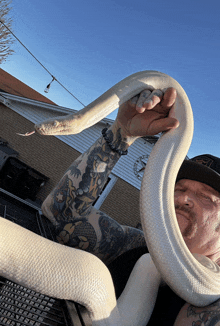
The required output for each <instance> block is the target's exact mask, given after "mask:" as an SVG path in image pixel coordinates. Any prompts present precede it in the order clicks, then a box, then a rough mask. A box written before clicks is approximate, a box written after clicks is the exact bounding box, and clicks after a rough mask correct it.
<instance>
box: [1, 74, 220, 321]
mask: <svg viewBox="0 0 220 326" xmlns="http://www.w3.org/2000/svg"><path fill="white" fill-rule="evenodd" d="M148 86H150V87H151V88H152V87H153V88H155V89H161V90H163V91H165V90H166V89H167V88H168V87H174V88H175V89H176V90H177V100H176V103H175V116H176V117H177V119H178V120H179V121H180V126H179V127H178V128H177V129H176V130H171V131H169V132H167V133H165V134H164V135H163V136H162V137H161V139H160V140H159V141H158V142H157V144H156V145H155V146H154V149H153V151H152V153H151V155H150V158H149V161H148V163H147V166H146V169H145V172H144V177H143V181H142V187H141V195H140V196H141V201H140V210H141V219H142V224H143V229H144V234H145V237H146V241H147V244H148V248H149V251H150V255H149V254H147V255H144V256H142V257H141V258H140V259H139V260H138V262H137V263H136V265H135V267H134V270H133V272H132V274H131V276H130V278H129V281H128V283H127V285H126V288H125V290H124V292H123V293H122V295H121V297H120V298H119V299H118V301H117V302H116V298H115V293H114V287H113V283H112V280H111V276H110V274H109V271H108V269H107V267H106V266H105V265H104V264H103V263H102V262H101V261H100V260H99V259H98V258H97V257H95V256H94V255H92V254H90V253H87V252H85V251H81V250H77V249H74V248H68V247H65V246H62V245H60V244H56V243H53V242H51V241H49V240H46V239H43V238H42V237H40V236H38V235H35V234H33V233H32V232H30V231H28V230H26V229H23V228H21V227H20V226H17V225H15V224H13V223H11V222H9V221H7V220H5V219H3V218H0V226H1V227H0V246H1V255H0V274H1V275H2V276H5V277H7V278H9V279H11V280H13V281H15V282H17V283H20V284H22V285H24V286H27V287H29V288H31V289H34V290H36V291H39V292H42V293H44V294H47V295H50V296H53V297H57V298H62V299H66V300H74V301H76V302H79V303H81V304H82V305H84V306H86V308H87V309H88V311H89V313H90V316H91V319H92V321H93V325H96V326H98V325H99V326H103V325H106V326H111V325H114V326H117V325H118V326H119V325H120V326H125V325H126V326H127V325H128V326H145V325H146V323H147V322H148V320H149V318H150V315H151V311H152V309H153V306H154V302H155V300H156V294H157V289H158V286H159V284H160V281H161V277H162V278H163V279H164V280H165V281H166V282H167V283H168V284H169V285H170V287H171V288H173V289H174V291H176V292H177V293H178V294H179V295H180V296H181V297H183V298H184V299H185V300H186V301H187V302H189V303H191V304H194V305H197V306H202V305H208V304H210V303H212V302H213V301H215V300H217V299H218V298H219V297H220V273H219V268H218V266H217V265H216V264H214V263H212V262H211V261H210V260H209V259H208V258H205V257H196V258H197V259H195V257H193V256H192V255H191V253H190V252H189V250H188V249H187V247H186V245H185V243H184V241H183V239H182V236H181V233H180V231H179V228H178V225H177V222H176V218H175V210H174V203H173V197H174V184H175V179H176V175H177V172H178V170H179V168H180V166H181V163H182V161H183V159H184V158H185V155H186V154H187V151H188V149H189V146H190V143H191V139H192V135H193V117H192V111H191V106H190V102H189V100H188V98H187V96H186V94H185V91H184V90H183V89H182V87H181V86H180V85H179V84H178V83H177V82H176V81H175V80H174V79H173V78H171V77H170V76H168V75H166V74H163V73H160V72H156V71H143V72H139V73H136V74H133V75H131V76H129V77H127V78H125V79H124V80H122V81H121V82H119V83H118V84H116V85H115V86H113V87H112V88H111V89H109V90H108V91H107V92H106V93H104V94H103V95H102V96H100V97H99V98H98V99H97V100H95V101H94V102H92V103H91V104H90V105H88V106H87V107H86V108H84V109H82V110H81V111H78V112H77V113H75V114H71V115H67V116H64V117H58V118H55V119H50V120H47V121H44V122H43V123H41V124H38V125H36V126H35V129H36V131H37V132H39V133H40V134H43V135H64V134H75V133H79V132H81V131H82V130H84V129H86V128H88V127H90V126H91V125H93V124H95V123H97V122H98V121H100V120H101V119H103V118H104V117H105V116H106V115H108V114H109V113H111V112H112V111H113V110H115V109H116V108H117V107H118V106H119V105H121V104H122V103H124V102H125V101H127V100H128V99H130V98H131V97H133V96H135V95H136V94H138V93H140V92H141V91H142V90H144V89H145V88H146V87H148ZM8 235H10V239H9V238H8ZM198 260H199V261H200V262H201V263H202V264H201V263H200V262H198ZM204 265H205V266H204ZM155 266H156V267H155Z"/></svg>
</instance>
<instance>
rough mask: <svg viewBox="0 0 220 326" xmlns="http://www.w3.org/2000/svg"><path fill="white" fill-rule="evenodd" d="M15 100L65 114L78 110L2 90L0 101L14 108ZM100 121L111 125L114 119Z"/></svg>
mask: <svg viewBox="0 0 220 326" xmlns="http://www.w3.org/2000/svg"><path fill="white" fill-rule="evenodd" d="M15 102H18V103H20V104H28V105H31V106H34V107H39V108H41V109H46V110H51V111H54V112H58V113H60V114H63V113H66V114H71V113H74V112H78V111H77V110H74V109H69V108H65V107H63V106H59V105H53V104H49V103H45V102H40V101H36V100H31V99H29V98H26V97H21V96H17V95H12V94H9V93H5V92H0V103H3V104H4V105H5V106H7V107H9V108H10V109H12V110H13V108H15V107H14V106H15V104H16V103H15ZM99 122H100V123H103V124H109V125H111V124H112V123H113V122H114V120H111V119H108V118H104V119H102V120H101V121H99Z"/></svg>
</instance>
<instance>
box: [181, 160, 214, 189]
mask: <svg viewBox="0 0 220 326" xmlns="http://www.w3.org/2000/svg"><path fill="white" fill-rule="evenodd" d="M180 179H190V180H195V181H199V182H203V183H205V184H207V185H208V186H210V187H212V188H214V189H215V190H217V191H218V192H220V174H218V173H217V172H215V171H214V170H212V169H210V168H209V167H208V166H206V165H203V164H199V163H197V162H194V161H191V160H185V161H184V162H183V164H182V166H181V168H180V170H179V173H178V175H177V179H176V181H178V180H180Z"/></svg>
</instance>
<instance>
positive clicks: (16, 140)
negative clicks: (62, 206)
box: [0, 105, 140, 226]
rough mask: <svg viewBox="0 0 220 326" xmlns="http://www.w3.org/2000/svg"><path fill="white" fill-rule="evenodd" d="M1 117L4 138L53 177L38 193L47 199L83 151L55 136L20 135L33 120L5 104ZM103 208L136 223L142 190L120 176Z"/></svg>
mask: <svg viewBox="0 0 220 326" xmlns="http://www.w3.org/2000/svg"><path fill="white" fill-rule="evenodd" d="M0 116H1V119H0V137H2V138H4V139H5V140H7V141H8V143H9V146H10V147H11V148H13V149H14V150H15V151H17V152H19V157H18V158H19V159H20V160H21V161H23V162H24V163H26V164H27V165H29V166H30V167H32V168H34V169H36V170H37V171H39V172H41V173H43V174H44V175H46V176H47V177H49V178H50V180H49V181H48V182H47V183H46V185H45V186H44V187H43V188H42V190H41V191H40V192H39V195H38V198H39V199H40V200H41V201H43V200H44V199H45V198H46V196H47V195H48V194H49V192H50V191H51V190H52V189H53V187H54V186H55V185H56V184H57V182H58V181H59V180H60V178H61V177H62V175H63V174H64V172H65V171H66V169H67V168H68V167H69V166H70V164H71V163H72V162H73V161H74V160H75V159H76V158H77V157H78V156H79V155H80V153H79V152H78V151H76V150H74V149H73V148H71V147H70V146H68V145H67V144H65V143H63V142H62V141H60V140H59V139H57V138H55V137H53V136H40V135H39V134H34V135H32V136H30V137H22V136H18V135H16V133H17V132H18V133H19V132H24V131H26V132H29V131H32V130H34V129H33V123H31V122H30V121H29V120H27V119H25V118H24V117H22V116H21V115H19V114H18V113H16V112H14V111H13V110H11V109H9V108H7V107H5V106H4V105H0ZM101 210H103V211H104V212H105V213H106V214H108V215H109V216H111V217H112V218H114V219H115V220H117V221H118V222H119V223H121V224H125V225H130V226H136V225H137V223H138V222H139V220H140V219H139V190H137V189H136V188H134V187H133V186H131V185H129V184H128V183H126V182H125V181H123V180H122V179H118V181H117V182H116V184H115V186H114V187H113V189H112V190H111V192H110V194H109V195H108V197H107V198H106V200H105V201H104V203H103V205H102V207H101Z"/></svg>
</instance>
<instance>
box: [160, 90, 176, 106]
mask: <svg viewBox="0 0 220 326" xmlns="http://www.w3.org/2000/svg"><path fill="white" fill-rule="evenodd" d="M176 97H177V92H176V89H175V88H173V87H170V88H168V89H167V90H166V92H165V93H164V96H163V99H162V101H161V105H162V106H163V107H167V108H171V107H172V106H173V104H174V103H175V100H176Z"/></svg>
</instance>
